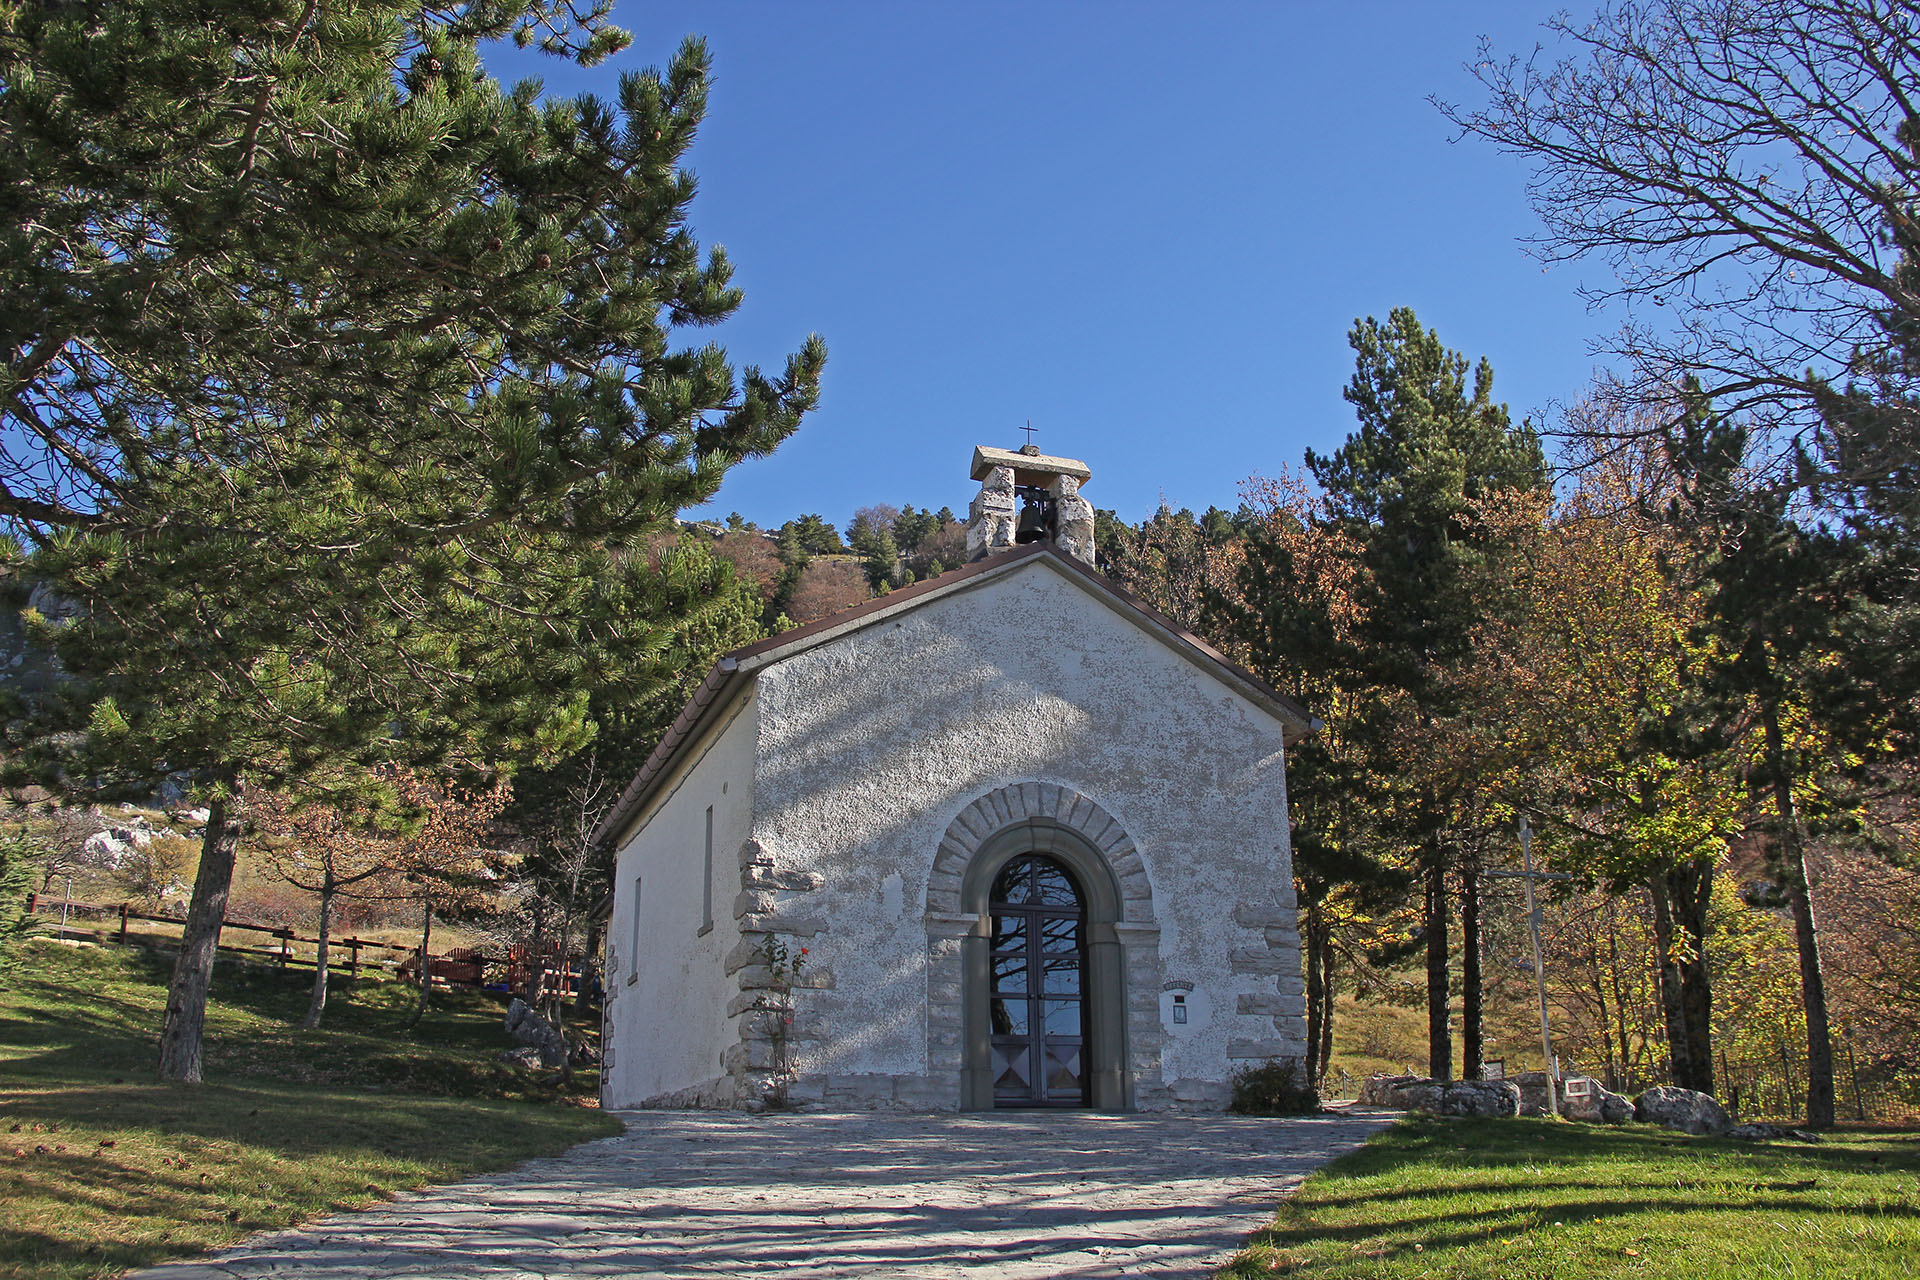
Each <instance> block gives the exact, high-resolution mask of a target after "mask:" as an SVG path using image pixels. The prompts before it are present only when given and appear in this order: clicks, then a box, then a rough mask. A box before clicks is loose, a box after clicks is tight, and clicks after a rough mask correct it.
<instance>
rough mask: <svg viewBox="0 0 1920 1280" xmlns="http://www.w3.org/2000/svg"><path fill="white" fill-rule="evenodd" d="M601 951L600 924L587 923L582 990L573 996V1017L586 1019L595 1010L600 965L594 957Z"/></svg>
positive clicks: (595, 922) (582, 958)
mask: <svg viewBox="0 0 1920 1280" xmlns="http://www.w3.org/2000/svg"><path fill="white" fill-rule="evenodd" d="M599 950H600V922H599V921H598V920H589V921H587V941H586V946H585V949H584V951H583V952H582V954H581V957H580V990H579V991H577V992H575V993H574V996H573V1016H574V1017H575V1018H584V1017H586V1016H587V1014H588V1012H589V1011H590V1010H591V1009H592V1008H593V997H592V994H591V993H592V989H593V984H594V980H595V979H596V978H597V977H598V976H599V973H600V964H599V961H597V960H595V959H594V956H595V955H596V954H597V953H598V952H599Z"/></svg>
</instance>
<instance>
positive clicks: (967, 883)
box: [956, 818, 1144, 1111]
mask: <svg viewBox="0 0 1920 1280" xmlns="http://www.w3.org/2000/svg"><path fill="white" fill-rule="evenodd" d="M958 898H959V903H960V906H961V910H962V911H964V912H965V913H966V914H965V916H964V917H962V918H964V919H966V920H967V921H968V927H967V930H966V933H965V935H964V936H963V937H962V939H961V954H960V957H959V958H960V961H961V964H960V970H961V973H960V974H959V975H956V976H958V977H960V979H961V981H960V983H959V984H958V985H959V986H960V988H961V991H960V992H959V993H957V994H960V995H961V996H962V999H961V1001H960V1003H961V1006H962V1018H961V1027H960V1029H959V1030H960V1036H959V1040H960V1042H961V1063H960V1066H961V1073H960V1077H961V1084H960V1106H961V1108H962V1109H963V1110H968V1111H984V1110H989V1109H993V1108H998V1107H1036V1106H1038V1107H1092V1108H1094V1109H1096V1110H1100V1111H1126V1110H1129V1109H1131V1107H1132V1105H1133V1082H1132V1073H1131V1071H1130V1069H1129V1060H1128V1055H1127V1046H1128V1035H1129V1031H1128V1025H1127V1007H1128V1006H1127V994H1126V993H1127V976H1126V974H1127V957H1126V955H1125V953H1124V950H1123V948H1122V946H1121V943H1120V937H1119V929H1118V926H1119V924H1120V920H1121V909H1122V902H1123V899H1122V897H1121V891H1120V886H1119V884H1118V882H1117V881H1116V879H1115V877H1114V874H1113V871H1112V869H1111V867H1109V866H1108V864H1107V862H1106V860H1105V858H1103V857H1102V856H1101V854H1100V852H1099V851H1098V850H1097V849H1096V848H1095V847H1094V846H1093V845H1092V844H1091V843H1090V842H1089V841H1088V840H1086V839H1085V837H1083V836H1081V835H1080V834H1079V833H1078V832H1075V831H1072V830H1069V829H1067V828H1065V827H1061V826H1057V825H1055V824H1054V823H1051V822H1048V821H1046V820H1045V819H1031V818H1030V819H1028V820H1027V821H1025V822H1021V823H1019V824H1017V825H1009V826H1005V827H1002V828H1001V829H1000V830H999V831H996V832H994V833H993V834H992V835H990V836H988V837H987V838H986V839H985V840H983V841H981V843H980V846H979V848H978V849H977V850H976V851H975V852H974V855H973V857H972V859H971V860H970V861H969V862H968V864H967V866H966V869H965V872H964V874H963V875H962V876H961V877H960V885H959V893H958ZM1050 967H1051V968H1050ZM1143 976H1144V975H1143ZM1069 984H1071V985H1073V986H1074V987H1076V988H1077V989H1076V990H1073V991H1071V992H1070V991H1068V990H1066V988H1067V987H1068V986H1069ZM1049 1017H1051V1019H1052V1027H1051V1029H1049V1027H1048V1019H1049ZM1076 1041H1077V1043H1076ZM1023 1055H1024V1056H1023Z"/></svg>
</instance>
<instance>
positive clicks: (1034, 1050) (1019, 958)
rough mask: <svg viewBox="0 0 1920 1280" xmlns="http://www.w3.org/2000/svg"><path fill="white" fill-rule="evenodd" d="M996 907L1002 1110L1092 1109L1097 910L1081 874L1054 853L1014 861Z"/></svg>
mask: <svg viewBox="0 0 1920 1280" xmlns="http://www.w3.org/2000/svg"><path fill="white" fill-rule="evenodd" d="M988 910H989V911H990V912H991V914H992V918H993V925H992V929H993V932H992V935H991V943H990V948H989V950H990V955H991V962H992V989H991V991H990V992H989V994H988V1022H989V1026H990V1037H989V1038H990V1042H991V1044H992V1050H993V1065H992V1072H993V1105H994V1106H995V1107H1084V1106H1087V1105H1088V1104H1089V1102H1090V1101H1091V1098H1090V1083H1091V1082H1090V1079H1089V1076H1088V1073H1087V1052H1086V1050H1087V1012H1088V1010H1087V1007H1086V982H1085V977H1086V972H1087V908H1086V899H1085V896H1084V895H1083V894H1082V893H1081V892H1080V886H1079V884H1078V883H1077V882H1076V881H1075V879H1074V876H1073V872H1072V871H1070V870H1068V869H1067V867H1066V866H1065V865H1063V864H1062V863H1061V862H1059V861H1058V860H1057V859H1054V858H1051V857H1048V856H1047V855H1045V854H1033V853H1030V854H1024V855H1022V856H1020V857H1017V858H1014V859H1013V860H1012V861H1010V862H1008V863H1007V864H1006V865H1005V866H1004V867H1002V868H1001V869H1000V874H999V875H998V876H996V877H995V878H994V882H993V892H992V894H991V895H990V898H989V902H988Z"/></svg>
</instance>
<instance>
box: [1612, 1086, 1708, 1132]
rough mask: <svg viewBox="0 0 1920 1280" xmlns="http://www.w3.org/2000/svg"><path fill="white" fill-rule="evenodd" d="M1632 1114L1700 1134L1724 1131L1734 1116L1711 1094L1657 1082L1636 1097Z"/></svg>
mask: <svg viewBox="0 0 1920 1280" xmlns="http://www.w3.org/2000/svg"><path fill="white" fill-rule="evenodd" d="M1633 1118H1634V1119H1635V1120H1638V1121H1640V1123H1642V1124H1659V1125H1665V1126H1666V1127H1667V1128H1669V1129H1678V1130H1680V1131H1681V1132H1682V1133H1691V1134H1697V1135H1700V1136H1702V1137H1709V1136H1716V1135H1719V1134H1723V1133H1725V1132H1726V1131H1727V1130H1729V1129H1731V1128H1732V1127H1733V1117H1731V1116H1729V1115H1728V1114H1727V1111H1726V1108H1725V1107H1722V1106H1721V1105H1720V1104H1719V1103H1717V1102H1715V1101H1714V1100H1713V1098H1712V1097H1711V1096H1710V1095H1708V1094H1704V1093H1697V1092H1695V1091H1694V1090H1692V1089H1682V1088H1679V1087H1678V1086H1676V1085H1670V1084H1657V1085H1655V1086H1653V1088H1651V1089H1649V1090H1647V1091H1646V1092H1645V1093H1643V1094H1641V1095H1640V1096H1639V1097H1638V1098H1635V1099H1634V1100H1633Z"/></svg>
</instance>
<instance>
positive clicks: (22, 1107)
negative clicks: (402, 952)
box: [0, 942, 619, 1280]
mask: <svg viewBox="0 0 1920 1280" xmlns="http://www.w3.org/2000/svg"><path fill="white" fill-rule="evenodd" d="M310 981H311V979H310V978H303V977H301V976H298V975H291V974H281V973H278V972H275V971H271V970H260V971H245V970H241V969H239V968H238V967H237V966H232V965H229V964H226V963H225V962H223V963H222V965H221V968H220V971H219V973H218V975H217V977H216V981H215V986H214V1000H213V1003H212V1004H211V1005H210V1006H209V1009H208V1024H207V1047H208V1052H207V1064H208V1065H207V1079H208V1083H207V1084H205V1085H202V1086H199V1087H197V1088H189V1087H180V1086H166V1085H160V1084H156V1083H153V1082H152V1080H153V1060H154V1052H155V1050H154V1037H155V1032H156V1030H157V1028H158V1026H159V1021H160V1011H161V1009H162V1007H163V1005H164V1002H165V997H166V968H165V967H164V964H163V963H162V962H160V961H158V960H156V959H153V958H149V957H148V956H147V955H146V954H145V953H143V952H140V951H138V950H134V949H125V950H123V949H117V948H73V947H66V946H60V945H57V944H52V943H47V942H40V943H35V944H30V946H29V950H28V951H27V952H26V954H25V962H24V963H23V965H22V966H21V968H20V969H18V970H16V971H15V972H13V973H12V974H10V975H7V976H6V977H5V978H3V979H0V1205H5V1206H6V1209H5V1212H4V1214H0V1275H8V1276H22V1277H34V1278H36V1280H38V1278H41V1277H73V1276H107V1275H113V1274H116V1273H117V1272H119V1271H121V1270H123V1269H125V1268H128V1267H134V1266H142V1265H147V1264H150V1263H154V1262H159V1261H163V1260H165V1259H167V1258H170V1257H177V1256H181V1255H184V1254H191V1253H196V1252H200V1251H202V1250H205V1249H209V1248H214V1247H217V1246H219V1245H223V1244H227V1243H230V1242H232V1241H234V1240H237V1239H239V1238H240V1237H242V1236H246V1235H249V1234H252V1233H254V1232H257V1231H261V1230H265V1229H268V1228H278V1227H285V1226H287V1225H289V1224H290V1223H294V1222H299V1221H302V1220H305V1219H309V1218H313V1217H316V1216H320V1215H323V1214H325V1213H328V1212H331V1211H334V1210H337V1209H342V1208H347V1207H352V1206H359V1205H364V1204H368V1203H370V1202H372V1201H374V1200H376V1199H380V1198H383V1197H387V1196H390V1195H392V1194H393V1193H394V1192H396V1191H399V1190H404V1189H407V1188H411V1187H418V1186H423V1185H426V1184H430V1183H435V1182H446V1181H451V1180H454V1179H457V1178H461V1177H464V1176H467V1175H469V1174H473V1173H477V1172H482V1171H485V1170H490V1169H500V1168H506V1167H510V1166H512V1165H514V1164H516V1163H518V1162H520V1161H522V1160H525V1159H528V1158H531V1157H533V1156H538V1155H546V1154H552V1153H555V1152H558V1151H561V1150H564V1149H565V1148H566V1147H568V1146H571V1145H572V1144H574V1143H576V1142H580V1141H584V1140H586V1139H589V1138H597V1137H601V1136H604V1135H606V1134H609V1133H613V1132H616V1131H617V1130H618V1128H619V1125H618V1123H617V1122H616V1121H614V1120H612V1119H611V1118H610V1117H607V1116H603V1115H602V1114H601V1113H600V1112H598V1111H596V1110H591V1109H588V1108H587V1107H585V1106H582V1105H578V1104H581V1103H583V1102H586V1101H588V1100H589V1099H590V1097H591V1093H592V1090H593V1088H594V1083H595V1082H594V1080H593V1077H592V1076H591V1075H588V1076H586V1077H585V1078H583V1079H578V1080H576V1081H575V1083H574V1084H573V1085H572V1086H571V1087H570V1089H569V1091H568V1093H567V1095H566V1096H564V1097H562V1096H558V1095H556V1093H555V1091H553V1090H551V1089H548V1088H547V1087H545V1086H544V1085H542V1084H540V1083H539V1082H537V1081H534V1080H531V1079H529V1078H528V1077H527V1076H526V1074H525V1073H523V1072H517V1071H514V1070H512V1069H510V1068H506V1067H502V1066H500V1065H498V1064H497V1063H496V1062H495V1061H494V1059H495V1056H496V1055H497V1054H498V1053H499V1051H500V1049H501V1048H503V1047H505V1046H506V1045H507V1044H508V1041H507V1039H506V1037H505V1034H504V1032H503V1031H502V1030H501V1028H500V1021H499V1006H498V1005H497V1004H495V1003H494V1002H492V1001H491V1000H488V999H486V998H483V997H481V996H478V995H472V994H458V995H448V994H445V993H436V996H435V1000H436V1005H437V1007H436V1009H435V1011H434V1012H432V1013H430V1014H429V1015H428V1017H427V1018H426V1020H425V1021H423V1022H422V1024H421V1026H420V1027H419V1028H417V1029H416V1032H415V1034H414V1035H412V1036H407V1035H403V1034H402V1033H401V1032H400V1031H399V1026H400V1024H401V1022H403V1021H404V1020H405V1017H406V1014H407V1012H409V1011H410V1009H411V1007H412V1001H413V1000H414V999H415V993H414V992H413V991H412V990H411V989H408V988H404V987H400V986H398V985H396V984H391V983H365V984H359V985H357V986H353V987H346V986H344V985H343V986H341V987H336V988H335V995H334V997H333V999H332V1000H330V1002H329V1004H328V1010H327V1019H326V1024H325V1025H324V1026H323V1027H322V1029H321V1030H319V1031H313V1032H301V1031H297V1030H295V1029H294V1027H293V1025H292V1024H293V1023H294V1022H295V1021H296V1020H297V1019H298V1018H299V1016H300V1015H301V1013H303V1012H304V1011H305V1008H306V989H307V985H308V983H309V982H310ZM536 1099H537V1100H538V1101H537V1102H536V1101H534V1100H536ZM569 1104H573V1105H569Z"/></svg>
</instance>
